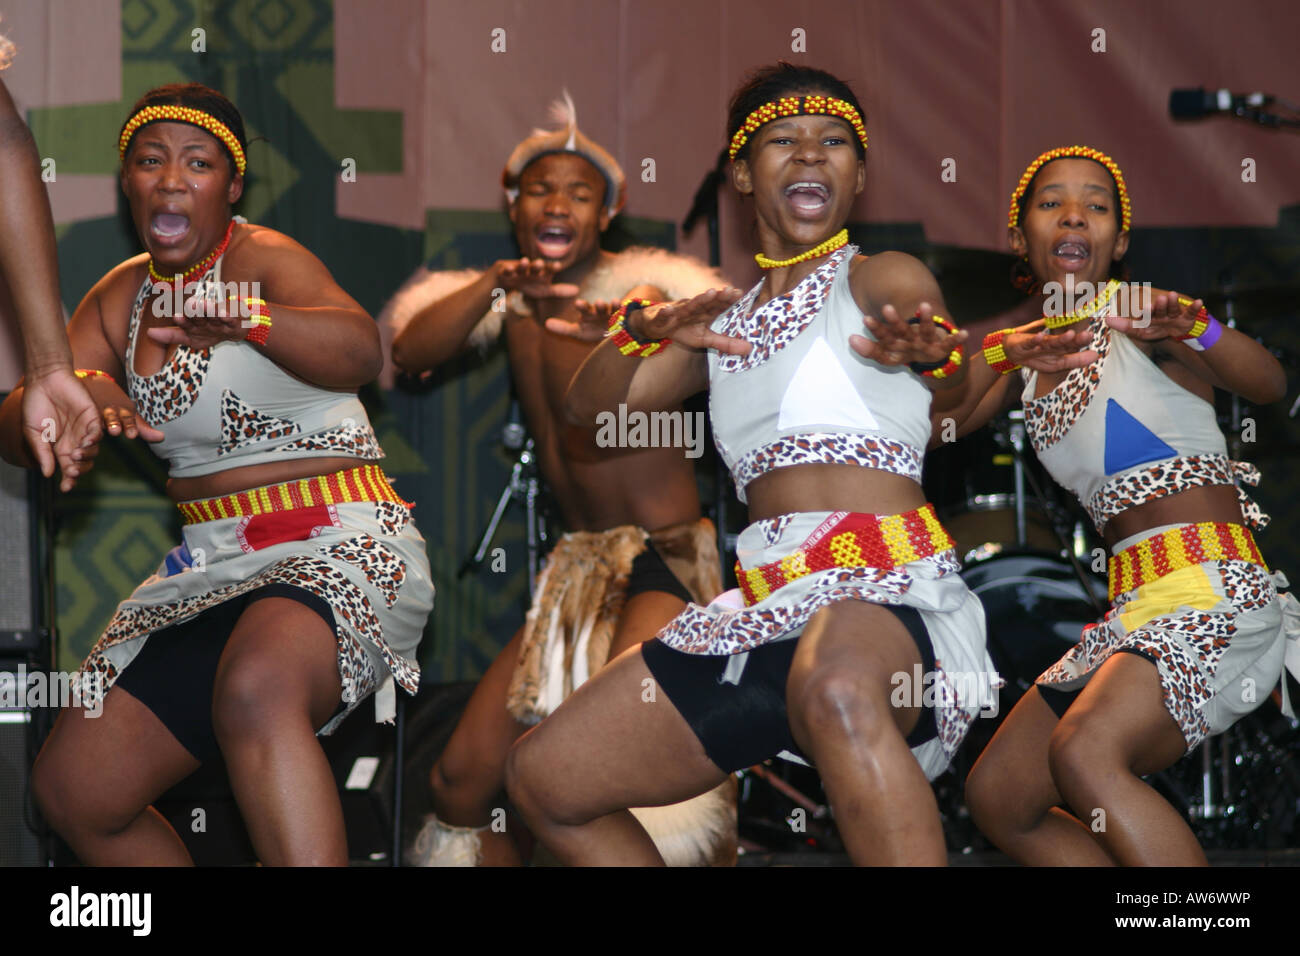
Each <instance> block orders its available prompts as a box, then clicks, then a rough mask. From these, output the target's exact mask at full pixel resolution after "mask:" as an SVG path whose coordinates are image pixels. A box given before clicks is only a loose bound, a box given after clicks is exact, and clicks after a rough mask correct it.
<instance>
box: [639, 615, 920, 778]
mask: <svg viewBox="0 0 1300 956" xmlns="http://www.w3.org/2000/svg"><path fill="white" fill-rule="evenodd" d="M877 606H878V607H883V608H885V609H886V610H888V611H891V612H893V614H894V615H895V616H896V617H897V618H898V619H899V620H900V621H902V622H903V625H904V626H905V627H906V628H907V630H908V633H909V634H911V635H912V640H913V641H915V642H916V648H917V650H918V651H920V653H921V668H922V671H923V672H924V673H933V672H934V670H935V666H934V647H933V645H932V644H931V643H930V635H929V634H928V633H927V632H926V630H925V623H924V622H923V621H922V620H921V615H920V612H918V611H917V610H916V609H915V608H911V607H904V606H901V605H896V604H880V605H877ZM798 644H799V641H798V639H794V640H786V641H775V642H773V643H771V644H763V645H760V646H759V647H756V648H754V649H753V650H752V651H750V652H749V659H748V660H747V661H746V662H745V669H744V672H743V673H742V674H741V675H740V683H738V684H731V683H724V682H723V680H722V674H723V671H724V670H725V669H726V667H727V662H728V661H729V660H731V657H730V656H729V655H722V656H714V655H708V654H686V653H683V652H682V651H677V650H674V649H672V648H671V647H668V646H667V645H666V644H663V643H661V642H660V641H659V640H658V639H657V638H656V639H655V640H652V641H646V642H645V643H644V644H642V645H641V655H642V657H643V658H644V659H645V663H646V667H647V668H649V670H650V673H651V675H653V677H654V679H655V682H656V683H657V684H658V685H659V687H660V689H662V690H663V692H664V693H665V694H667V695H668V699H669V700H671V701H672V702H673V706H674V707H676V708H677V710H678V712H679V713H680V714H681V715H682V717H684V718H685V719H686V722H687V723H688V724H690V727H691V730H693V731H694V732H695V736H696V737H698V738H699V740H700V743H701V744H703V745H704V752H705V753H706V754H708V757H709V759H710V760H712V761H713V762H714V763H715V764H717V765H718V767H719V768H720V769H722V770H725V771H726V772H728V773H732V772H734V771H736V770H743V769H745V768H746V767H752V766H754V765H755V764H757V763H762V762H763V761H764V760H766V759H767V758H769V757H772V756H775V755H776V754H779V753H781V752H782V751H788V752H790V753H791V754H794V755H795V756H797V757H800V758H802V759H805V760H807V757H806V756H805V755H804V754H803V753H802V752H801V751H800V750H799V745H798V744H797V743H795V739H794V735H793V734H792V733H791V732H790V719H789V717H788V716H787V714H786V704H785V686H786V680H787V678H788V677H789V674H790V664H791V662H793V660H794V653H795V649H796V647H797V646H798ZM938 735H939V731H938V725H937V724H936V723H935V718H934V708H933V707H924V708H922V709H921V716H920V719H919V720H917V722H916V726H915V727H914V728H913V729H912V732H911V733H910V734H908V735H907V745H908V746H909V747H919V746H920V745H921V744H923V743H925V742H926V741H927V740H931V739H933V738H935V737H937V736H938ZM810 762H811V761H810Z"/></svg>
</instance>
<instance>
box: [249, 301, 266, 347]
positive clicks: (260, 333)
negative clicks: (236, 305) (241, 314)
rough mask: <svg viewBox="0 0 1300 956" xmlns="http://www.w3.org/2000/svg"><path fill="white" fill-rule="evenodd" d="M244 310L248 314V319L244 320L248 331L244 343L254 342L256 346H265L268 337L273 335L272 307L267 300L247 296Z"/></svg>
mask: <svg viewBox="0 0 1300 956" xmlns="http://www.w3.org/2000/svg"><path fill="white" fill-rule="evenodd" d="M244 308H245V311H247V313H248V318H246V319H245V320H244V323H245V327H246V328H247V329H248V331H247V332H246V333H244V341H245V342H252V343H253V344H254V345H265V344H266V338H267V336H268V335H270V334H271V307H270V306H269V305H267V304H266V300H265V299H254V298H253V297H252V296H246V297H245V298H244Z"/></svg>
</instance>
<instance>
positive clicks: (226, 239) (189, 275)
mask: <svg viewBox="0 0 1300 956" xmlns="http://www.w3.org/2000/svg"><path fill="white" fill-rule="evenodd" d="M234 231H235V220H233V219H232V220H230V224H229V225H228V226H226V234H225V235H224V236H223V237H222V238H221V241H220V242H219V243H217V247H216V248H215V249H213V250H212V251H211V252H209V253H208V254H207V255H206V256H204V257H203V258H202V259H200V260H199V261H198V262H196V263H194V265H192V266H190V267H189V268H188V269H186V270H185V274H184V275H183V276H181V285H182V286H184V285H185V284H186V283H188V282H189V281H190V280H191V279H193V278H195V277H196V276H201V275H203V274H204V273H205V272H207V271H208V270H209V269H211V268H212V264H213V263H214V262H216V261H217V260H218V259H220V258H221V257H222V256H223V255H225V254H226V247H227V246H229V245H230V237H231V235H232V234H233V233H234ZM149 277H150V278H151V279H153V281H154V282H172V281H174V280H175V278H176V277H175V276H165V275H162V274H160V273H159V272H158V270H157V269H155V268H154V266H153V259H152V258H151V259H150V260H149Z"/></svg>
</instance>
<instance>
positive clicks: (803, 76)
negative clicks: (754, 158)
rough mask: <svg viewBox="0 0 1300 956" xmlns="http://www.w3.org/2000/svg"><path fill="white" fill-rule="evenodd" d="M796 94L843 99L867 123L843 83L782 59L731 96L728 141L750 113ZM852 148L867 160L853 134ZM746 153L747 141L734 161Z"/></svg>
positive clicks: (748, 80) (759, 71)
mask: <svg viewBox="0 0 1300 956" xmlns="http://www.w3.org/2000/svg"><path fill="white" fill-rule="evenodd" d="M798 93H803V94H817V93H821V94H823V95H826V96H834V97H836V98H838V99H841V100H844V101H845V102H846V103H849V104H851V105H852V106H853V108H854V109H855V110H857V111H858V115H859V116H861V117H862V122H863V123H866V121H867V114H866V113H865V112H863V109H862V104H861V103H859V102H858V98H857V96H856V95H855V94H854V92H853V90H851V89H849V85H848V84H847V83H845V82H844V81H843V80H841V79H839V78H838V77H835V76H832V75H831V74H830V73H827V72H826V71H825V70H818V69H814V68H813V67H811V66H796V65H795V64H793V63H788V62H786V61H785V60H781V61H780V62H778V63H776V64H775V65H773V66H765V67H761V68H760V69H757V70H755V71H754V72H753V73H751V74H749V76H747V77H745V82H744V83H742V84H741V85H740V88H739V89H737V90H736V92H735V93H734V94H732V97H731V105H730V106H728V108H727V142H731V138H732V137H733V136H735V135H736V131H737V130H738V129H740V127H741V126H742V125H743V124H744V122H745V120H746V119H748V118H749V114H750V113H752V112H754V110H756V109H758V108H759V107H760V106H762V105H763V104H764V103H770V102H772V101H773V100H776V99H780V98H781V97H783V96H790V95H791V94H798ZM853 146H854V148H856V149H857V151H858V159H866V157H867V148H866V147H865V146H863V145H862V140H860V139H858V137H857V136H856V135H855V136H854V137H853ZM748 152H749V142H748V141H746V143H745V145H744V146H742V147H741V149H740V151H739V152H738V153H736V159H744V158H745V156H746V154H747V153H748Z"/></svg>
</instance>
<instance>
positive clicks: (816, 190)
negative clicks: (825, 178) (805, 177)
mask: <svg viewBox="0 0 1300 956" xmlns="http://www.w3.org/2000/svg"><path fill="white" fill-rule="evenodd" d="M785 198H786V201H787V202H789V203H790V205H791V206H793V207H794V209H795V211H796V212H799V213H803V214H806V215H817V214H818V213H820V212H822V211H823V210H824V209H825V208H826V207H827V206H828V205H829V204H830V201H831V191H830V190H829V189H828V188H827V187H826V186H825V184H823V183H814V182H799V183H791V184H790V185H789V186H786V187H785Z"/></svg>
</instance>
